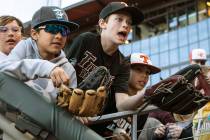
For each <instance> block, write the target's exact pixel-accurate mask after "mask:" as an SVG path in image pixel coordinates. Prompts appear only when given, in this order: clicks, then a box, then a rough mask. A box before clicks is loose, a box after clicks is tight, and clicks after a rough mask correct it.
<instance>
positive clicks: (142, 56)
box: [140, 55, 149, 64]
mask: <svg viewBox="0 0 210 140" xmlns="http://www.w3.org/2000/svg"><path fill="white" fill-rule="evenodd" d="M140 59H143V62H144V63H145V64H148V63H149V62H148V60H149V57H148V56H145V55H140Z"/></svg>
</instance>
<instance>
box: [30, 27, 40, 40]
mask: <svg viewBox="0 0 210 140" xmlns="http://www.w3.org/2000/svg"><path fill="white" fill-rule="evenodd" d="M38 36H39V33H38V32H37V31H36V30H34V29H31V38H32V39H33V40H37V39H38Z"/></svg>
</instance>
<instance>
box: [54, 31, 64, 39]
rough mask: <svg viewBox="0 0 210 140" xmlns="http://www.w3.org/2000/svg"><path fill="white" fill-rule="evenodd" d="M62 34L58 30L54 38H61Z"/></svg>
mask: <svg viewBox="0 0 210 140" xmlns="http://www.w3.org/2000/svg"><path fill="white" fill-rule="evenodd" d="M62 37H63V36H62V34H61V33H60V32H58V33H57V34H55V38H62Z"/></svg>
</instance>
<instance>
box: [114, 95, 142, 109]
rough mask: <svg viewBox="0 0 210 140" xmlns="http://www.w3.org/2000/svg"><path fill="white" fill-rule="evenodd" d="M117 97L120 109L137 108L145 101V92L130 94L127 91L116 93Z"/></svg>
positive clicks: (117, 104)
mask: <svg viewBox="0 0 210 140" xmlns="http://www.w3.org/2000/svg"><path fill="white" fill-rule="evenodd" d="M115 97H116V107H117V109H118V111H125V110H135V109H137V108H138V107H140V106H141V105H142V104H143V103H144V102H143V99H144V94H143V92H139V93H137V94H136V95H133V96H129V95H128V94H126V93H116V96H115Z"/></svg>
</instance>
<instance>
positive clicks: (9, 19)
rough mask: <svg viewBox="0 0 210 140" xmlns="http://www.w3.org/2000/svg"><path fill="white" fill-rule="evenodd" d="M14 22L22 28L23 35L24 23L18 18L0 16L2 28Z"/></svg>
mask: <svg viewBox="0 0 210 140" xmlns="http://www.w3.org/2000/svg"><path fill="white" fill-rule="evenodd" d="M14 20H15V21H16V22H17V24H18V25H19V26H20V27H21V33H24V27H23V23H22V22H21V21H20V20H19V19H18V18H16V17H14V16H9V15H5V16H0V26H5V25H7V24H8V23H10V22H12V21H14Z"/></svg>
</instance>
